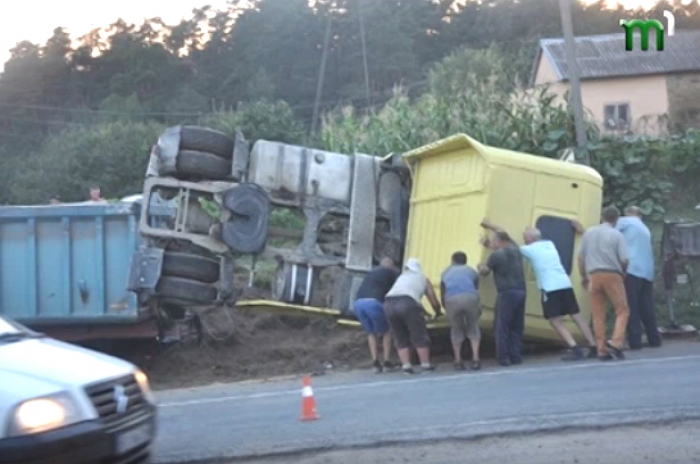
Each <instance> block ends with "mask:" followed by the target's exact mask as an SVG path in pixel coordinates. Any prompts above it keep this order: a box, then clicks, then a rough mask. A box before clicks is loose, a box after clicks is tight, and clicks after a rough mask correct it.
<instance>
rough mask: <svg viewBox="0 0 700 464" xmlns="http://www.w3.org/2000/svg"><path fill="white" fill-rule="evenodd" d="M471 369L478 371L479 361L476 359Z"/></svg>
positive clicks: (479, 367)
mask: <svg viewBox="0 0 700 464" xmlns="http://www.w3.org/2000/svg"><path fill="white" fill-rule="evenodd" d="M471 368H472V370H473V371H478V370H479V369H481V361H479V360H478V359H477V360H476V361H472V365H471Z"/></svg>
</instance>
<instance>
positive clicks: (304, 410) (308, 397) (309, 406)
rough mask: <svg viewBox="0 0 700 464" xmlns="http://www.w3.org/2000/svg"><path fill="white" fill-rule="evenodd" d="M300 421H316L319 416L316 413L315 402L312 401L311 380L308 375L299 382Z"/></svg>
mask: <svg viewBox="0 0 700 464" xmlns="http://www.w3.org/2000/svg"><path fill="white" fill-rule="evenodd" d="M301 386H302V388H301V419H300V420H302V421H313V420H318V419H320V418H321V416H319V415H318V412H317V411H316V400H315V399H314V391H313V389H312V388H311V378H310V377H309V376H308V375H305V376H304V379H303V380H302V382H301Z"/></svg>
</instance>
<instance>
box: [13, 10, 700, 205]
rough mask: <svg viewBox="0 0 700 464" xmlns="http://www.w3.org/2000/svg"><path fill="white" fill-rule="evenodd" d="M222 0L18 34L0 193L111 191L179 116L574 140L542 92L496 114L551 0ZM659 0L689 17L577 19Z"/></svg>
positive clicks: (265, 130) (390, 145)
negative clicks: (163, 15)
mask: <svg viewBox="0 0 700 464" xmlns="http://www.w3.org/2000/svg"><path fill="white" fill-rule="evenodd" d="M229 5H230V6H229V8H228V9H226V10H214V9H211V8H208V7H205V8H201V9H196V10H194V11H193V12H192V15H191V17H190V18H188V19H185V20H183V21H182V22H180V23H179V24H164V23H163V21H161V20H160V19H159V18H153V19H150V20H147V21H145V22H144V23H143V24H140V25H138V24H128V23H126V22H124V21H122V20H117V21H115V23H114V24H112V25H110V26H108V27H105V28H104V29H97V30H94V31H92V32H90V33H89V34H87V35H85V36H84V37H71V36H69V34H68V33H67V32H66V31H65V30H64V29H62V28H61V27H57V28H56V29H55V30H54V31H53V35H52V36H51V38H50V39H49V40H48V41H47V42H46V43H45V44H34V43H30V42H26V41H25V42H19V43H18V44H17V45H16V46H15V47H14V48H13V49H12V50H11V58H10V59H9V60H8V62H7V63H6V64H5V70H4V73H3V74H2V75H1V76H0V141H1V143H0V167H1V169H0V173H1V174H0V201H2V202H3V203H18V202H19V203H31V202H38V203H43V202H46V200H47V198H48V195H50V194H53V193H58V194H60V195H61V196H62V197H63V198H64V199H66V200H78V199H81V198H82V197H84V195H85V188H86V187H87V185H88V184H90V183H99V184H100V185H102V186H103V191H104V194H106V195H107V196H109V197H112V198H114V197H118V196H120V195H125V194H129V193H134V192H138V191H139V190H140V187H141V182H142V180H143V173H144V169H145V163H146V159H147V156H148V153H149V149H150V146H151V144H152V143H153V142H154V141H155V138H156V137H157V135H158V133H159V132H160V131H161V130H162V129H163V127H166V126H167V125H174V124H180V123H187V124H206V125H210V126H213V127H217V128H220V129H223V130H226V131H228V132H233V131H235V130H236V129H239V128H240V129H242V130H243V131H244V134H246V136H247V137H248V138H249V139H253V140H254V139H256V138H259V137H265V138H268V139H274V140H282V141H288V142H294V143H308V144H312V145H317V146H322V147H325V148H329V149H338V150H352V149H359V148H362V149H365V150H370V151H368V152H376V151H382V150H386V151H391V150H397V149H399V150H400V149H405V148H406V147H405V146H404V145H402V143H408V144H411V143H419V142H423V141H424V140H426V139H430V138H433V137H440V136H445V135H449V133H450V132H454V131H455V130H466V129H471V130H476V129H479V128H481V129H483V131H482V130H481V129H479V130H477V134H476V136H477V138H480V139H482V140H483V141H486V142H489V143H498V144H499V145H501V146H509V147H512V148H518V149H523V150H528V151H530V152H533V153H537V154H544V155H548V154H550V155H551V154H552V153H554V152H555V151H556V149H557V148H559V147H561V146H565V145H567V144H569V143H570V141H571V140H572V139H573V134H572V129H571V123H570V117H569V115H568V112H567V111H566V109H565V108H564V109H562V108H555V107H552V106H551V101H550V100H548V97H547V95H542V96H541V100H540V104H539V105H538V107H537V108H534V107H533V108H529V109H524V108H520V109H519V110H518V111H519V112H517V111H509V112H508V111H507V112H506V113H499V111H501V110H500V109H499V108H501V107H502V105H500V103H502V102H503V101H504V100H503V99H502V95H505V94H506V93H507V91H508V90H509V89H512V88H513V87H514V86H515V85H517V83H518V82H525V81H526V80H527V78H528V76H529V73H530V72H531V68H532V63H533V58H534V54H535V51H536V45H537V41H538V39H540V38H542V37H556V36H561V34H562V32H561V23H560V17H559V8H558V1H557V0H527V1H522V0H478V1H476V0H467V1H464V0H462V1H456V0H372V1H364V0H317V1H315V2H309V1H308V0H254V1H248V2H245V7H244V6H243V5H244V3H243V2H240V1H238V0H233V1H231V2H230V3H229ZM664 9H671V10H673V11H674V12H675V15H676V27H677V29H685V28H692V29H700V3H699V2H698V0H693V1H692V2H691V3H690V4H686V5H682V4H681V2H680V1H676V2H670V3H667V2H662V3H659V4H658V5H657V6H656V7H655V8H654V10H653V11H651V12H647V11H627V10H624V9H623V8H622V7H616V8H612V9H611V8H607V7H605V6H604V4H603V2H601V3H593V4H587V5H583V4H579V3H575V4H574V8H573V19H574V30H575V32H576V33H577V34H578V35H588V34H599V33H609V32H620V26H619V20H620V19H622V18H630V17H649V16H653V17H659V18H661V17H662V10H664ZM325 45H327V47H325ZM324 48H325V49H327V60H325V72H324V73H323V79H322V82H320V79H319V76H320V73H319V69H320V67H321V63H322V56H323V51H324ZM320 84H322V85H320ZM319 91H320V92H319ZM317 96H318V97H320V98H319V102H320V106H319V110H320V111H319V113H318V114H319V118H318V119H317V120H316V122H318V131H317V133H318V136H314V135H315V134H311V132H312V129H313V128H314V126H315V124H314V122H315V121H314V114H315V112H314V106H315V102H316V100H317ZM416 105H423V106H422V107H417V106H416ZM425 105H428V106H429V107H430V110H431V111H434V112H435V113H429V112H426V111H423V110H426V108H427V106H425ZM499 105H500V106H499ZM401 112H403V113H401ZM455 112H461V113H460V114H462V116H460V117H457V116H455V114H456V113H455ZM428 114H434V115H435V117H434V118H433V117H432V116H431V119H430V120H427V119H426V115H428ZM439 114H441V115H442V116H439ZM504 114H508V115H510V116H509V117H506V116H504ZM513 114H516V115H517V118H516V117H514V116H513ZM420 117H422V118H423V119H422V120H420V119H416V118H420ZM401 118H403V119H401ZM460 118H461V119H460ZM470 118H471V119H470ZM527 118H530V120H528V121H526V119H527ZM402 121H403V122H402ZM494 121H506V122H507V123H506V124H500V123H499V124H498V127H495V125H494ZM533 121H534V123H533ZM553 121H559V123H560V124H559V123H558V124H559V125H558V126H556V125H554V126H553V125H552V124H553ZM402 124H403V126H402ZM417 125H420V126H421V127H420V131H418V130H417V129H418V127H416V126H417ZM414 129H415V130H414ZM392 130H393V131H403V134H404V135H405V134H409V135H410V136H404V135H401V134H397V135H396V136H392V135H390V133H391V131H392ZM421 131H422V132H421ZM513 131H516V132H518V133H521V134H522V133H523V132H527V133H528V135H527V137H519V138H518V140H512V134H513ZM523 141H525V142H527V143H525V142H523ZM400 142H401V143H400ZM363 143H364V145H363ZM523 143H525V145H523ZM658 149H661V148H658ZM372 150H374V151H372ZM377 154H384V153H377Z"/></svg>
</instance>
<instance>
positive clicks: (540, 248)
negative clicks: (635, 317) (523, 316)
mask: <svg viewBox="0 0 700 464" xmlns="http://www.w3.org/2000/svg"><path fill="white" fill-rule="evenodd" d="M482 225H483V226H484V227H485V228H487V229H491V230H503V229H501V228H500V227H498V226H496V225H494V224H492V223H491V222H489V221H487V220H484V222H483V223H482ZM572 227H574V228H575V225H574V224H573V223H572ZM523 241H524V242H525V245H523V246H521V247H520V253H521V254H522V255H523V256H524V257H525V258H526V259H527V260H528V261H530V265H531V266H532V270H533V271H534V272H535V278H536V280H537V287H538V288H539V290H540V293H541V301H542V312H543V315H544V318H545V319H547V320H548V321H549V323H550V324H551V325H552V327H553V328H554V330H556V331H557V333H558V334H559V336H560V337H561V338H563V339H564V341H565V342H566V344H567V345H568V346H569V352H568V353H566V354H565V355H564V356H563V357H562V360H563V361H577V360H580V359H583V358H585V357H586V355H585V354H584V352H583V349H582V348H581V347H580V346H578V345H577V344H576V340H575V339H574V337H573V336H572V335H571V332H569V329H567V328H566V326H565V325H564V321H563V318H564V317H566V316H571V319H573V321H574V323H576V325H577V326H578V328H579V330H580V331H581V333H582V334H583V336H584V337H585V338H586V340H587V341H588V344H589V352H588V357H589V358H595V357H596V356H597V355H598V350H597V348H596V342H595V338H593V333H592V332H591V329H590V327H589V326H588V324H586V321H585V320H584V319H583V316H581V313H580V310H579V306H578V302H577V301H576V294H575V293H574V289H573V285H572V284H571V279H570V278H569V275H568V274H567V273H566V270H565V269H564V266H563V265H562V263H561V258H560V256H559V252H558V251H557V248H556V246H555V245H554V242H552V241H551V240H546V239H543V238H542V234H541V232H540V231H539V229H537V228H535V227H528V228H526V229H525V232H523Z"/></svg>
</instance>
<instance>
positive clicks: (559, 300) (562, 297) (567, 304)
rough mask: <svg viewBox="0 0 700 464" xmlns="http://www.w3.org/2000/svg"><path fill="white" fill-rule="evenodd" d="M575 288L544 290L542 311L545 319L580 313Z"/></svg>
mask: <svg viewBox="0 0 700 464" xmlns="http://www.w3.org/2000/svg"><path fill="white" fill-rule="evenodd" d="M579 311H580V310H579V307H578V302H577V301H576V295H575V294H574V289H573V288H564V289H561V290H555V291H553V292H542V312H543V313H544V318H545V319H552V318H554V317H562V316H570V315H572V314H578V313H579Z"/></svg>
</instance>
